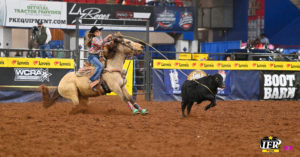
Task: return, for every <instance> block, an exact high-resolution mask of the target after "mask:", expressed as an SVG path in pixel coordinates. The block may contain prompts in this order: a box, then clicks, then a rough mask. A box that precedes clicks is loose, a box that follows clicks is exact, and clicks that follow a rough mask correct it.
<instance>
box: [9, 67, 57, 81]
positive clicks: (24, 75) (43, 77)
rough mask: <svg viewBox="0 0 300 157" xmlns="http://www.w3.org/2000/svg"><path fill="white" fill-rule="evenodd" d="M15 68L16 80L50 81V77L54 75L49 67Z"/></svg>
mask: <svg viewBox="0 0 300 157" xmlns="http://www.w3.org/2000/svg"><path fill="white" fill-rule="evenodd" d="M14 70H15V79H14V81H37V82H44V81H48V82H50V79H49V77H50V76H51V75H52V74H51V73H50V72H49V71H48V69H33V68H14Z"/></svg>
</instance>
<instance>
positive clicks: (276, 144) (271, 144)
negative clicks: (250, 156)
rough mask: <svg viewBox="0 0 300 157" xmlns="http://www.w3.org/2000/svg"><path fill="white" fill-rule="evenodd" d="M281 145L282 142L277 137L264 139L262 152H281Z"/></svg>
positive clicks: (262, 140) (261, 143) (261, 144)
mask: <svg viewBox="0 0 300 157" xmlns="http://www.w3.org/2000/svg"><path fill="white" fill-rule="evenodd" d="M280 145H281V140H280V139H279V138H277V137H272V136H269V137H267V136H266V137H264V138H263V139H261V140H260V148H261V149H262V152H269V153H272V152H279V149H280Z"/></svg>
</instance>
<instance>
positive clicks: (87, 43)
mask: <svg viewBox="0 0 300 157" xmlns="http://www.w3.org/2000/svg"><path fill="white" fill-rule="evenodd" d="M94 37H95V35H94V33H87V34H86V40H85V46H87V47H91V45H92V39H93V38H94Z"/></svg>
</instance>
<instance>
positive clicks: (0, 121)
mask: <svg viewBox="0 0 300 157" xmlns="http://www.w3.org/2000/svg"><path fill="white" fill-rule="evenodd" d="M138 102H139V104H140V105H141V106H143V107H145V108H147V109H148V111H149V114H148V115H146V116H143V115H132V114H131V112H130V111H129V109H128V108H127V105H126V104H124V103H122V102H121V101H120V99H119V98H118V97H116V96H103V97H98V98H92V99H91V102H90V104H89V107H88V111H87V112H86V113H79V114H75V115H70V114H69V112H70V111H71V109H72V107H73V106H72V104H71V103H69V102H59V103H56V104H55V105H54V106H52V107H50V108H49V109H44V108H43V107H42V105H41V103H10V104H4V103H1V104H0V157H36V156H39V157H40V156H43V157H94V156H95V157H98V156H99V157H116V156H122V157H123V156H124V157H127V156H130V157H136V156H142V157H148V156H149V157H152V156H159V157H198V156H201V157H213V156H223V157H228V156H238V157H248V156H272V157H276V156H288V157H291V156H300V102H299V101H218V102H217V106H216V107H214V108H211V109H210V110H208V111H204V107H205V106H206V105H207V104H208V102H204V103H202V104H201V105H197V104H195V105H194V106H193V108H192V113H191V115H190V116H189V117H187V118H182V117H181V109H180V102H146V101H144V100H143V97H142V96H140V97H138ZM265 136H276V137H278V138H280V139H281V140H282V145H281V146H282V148H281V149H280V152H279V153H272V154H269V153H262V151H261V149H260V140H261V139H262V138H263V137H265ZM284 146H292V147H293V150H292V151H284V150H283V147H284Z"/></svg>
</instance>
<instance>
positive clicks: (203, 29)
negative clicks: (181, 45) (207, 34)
mask: <svg viewBox="0 0 300 157" xmlns="http://www.w3.org/2000/svg"><path fill="white" fill-rule="evenodd" d="M205 30H208V29H207V28H198V31H205Z"/></svg>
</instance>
